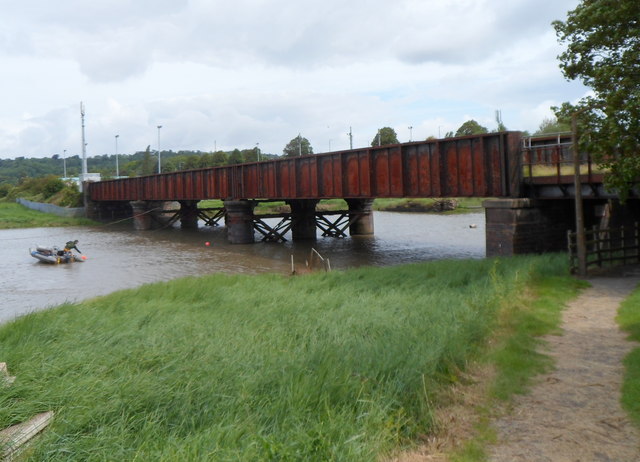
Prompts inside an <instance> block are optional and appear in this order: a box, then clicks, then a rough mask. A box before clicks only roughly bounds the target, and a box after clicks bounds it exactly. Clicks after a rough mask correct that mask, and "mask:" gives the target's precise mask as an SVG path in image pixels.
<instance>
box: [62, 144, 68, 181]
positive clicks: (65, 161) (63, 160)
mask: <svg viewBox="0 0 640 462" xmlns="http://www.w3.org/2000/svg"><path fill="white" fill-rule="evenodd" d="M62 170H63V171H64V179H65V180H66V179H67V150H66V149H65V150H63V151H62Z"/></svg>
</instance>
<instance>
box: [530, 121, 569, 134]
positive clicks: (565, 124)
mask: <svg viewBox="0 0 640 462" xmlns="http://www.w3.org/2000/svg"><path fill="white" fill-rule="evenodd" d="M570 131H571V121H565V120H558V119H557V118H556V117H545V118H544V120H543V121H542V122H541V123H540V126H539V127H538V130H537V131H536V132H535V133H534V135H550V134H556V133H566V132H570Z"/></svg>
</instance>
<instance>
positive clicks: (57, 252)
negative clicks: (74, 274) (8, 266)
mask: <svg viewBox="0 0 640 462" xmlns="http://www.w3.org/2000/svg"><path fill="white" fill-rule="evenodd" d="M29 253H30V254H31V256H32V257H33V258H35V259H36V260H40V261H41V262H43V263H52V264H54V265H55V264H58V263H73V262H83V261H84V260H85V259H86V257H85V256H84V255H83V256H80V255H77V254H75V253H73V252H65V251H64V250H62V249H59V248H58V247H44V246H41V245H38V246H36V247H35V248H31V249H29Z"/></svg>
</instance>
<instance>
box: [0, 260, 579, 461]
mask: <svg viewBox="0 0 640 462" xmlns="http://www.w3.org/2000/svg"><path fill="white" fill-rule="evenodd" d="M566 271H567V268H566V262H565V259H564V258H563V257H561V256H545V257H522V258H513V259H508V260H477V261H443V262H430V263H425V264H417V265H409V266H400V267H391V268H361V269H356V270H350V271H345V272H332V273H322V274H312V275H309V276H305V277H296V278H286V277H280V276H277V275H259V276H240V275H236V276H227V275H211V276H206V277H202V278H187V279H182V280H177V281H172V282H168V283H163V284H153V285H147V286H143V287H141V288H139V289H135V290H128V291H122V292H117V293H114V294H112V295H109V296H106V297H101V298H97V299H94V300H92V301H88V302H85V303H81V304H73V305H72V304H67V305H63V306H61V307H58V308H55V309H51V310H48V311H45V312H40V313H35V314H31V315H28V316H26V317H24V318H20V319H18V320H16V321H14V322H12V323H10V324H8V325H5V326H3V327H2V328H0V358H1V359H2V360H3V361H7V363H8V364H9V368H10V371H11V373H12V375H16V376H17V377H18V379H17V380H16V382H15V383H14V385H13V386H11V387H8V388H0V427H4V426H8V425H10V424H14V423H17V422H20V421H23V420H25V419H26V418H28V417H30V416H32V415H33V414H36V413H38V412H42V411H45V410H54V411H56V418H55V421H54V423H53V424H52V427H51V428H50V429H49V430H47V431H46V432H45V433H44V435H43V436H42V437H41V438H40V439H39V440H38V441H37V442H36V444H35V445H34V446H33V447H32V448H31V449H30V452H29V453H28V454H27V456H28V457H27V459H28V460H37V461H48V460H51V461H53V460H71V461H75V460H77V461H80V460H82V461H86V460H154V461H155V460H167V461H170V460H215V461H262V460H278V461H287V460H310V461H332V460H335V461H338V460H339V461H363V460H376V459H378V458H379V457H381V456H382V455H384V454H389V453H390V452H392V451H396V450H397V449H398V448H400V447H402V446H403V445H406V444H410V443H411V441H413V440H414V439H415V438H416V436H417V435H420V434H424V433H426V432H428V431H429V429H430V428H431V425H432V424H433V422H432V417H433V416H432V409H433V406H434V405H436V404H437V403H436V400H437V399H438V396H440V395H441V394H440V393H439V391H440V390H441V389H442V387H446V386H448V385H449V384H450V383H452V382H455V381H456V377H457V374H458V372H459V371H461V370H464V368H465V366H466V364H468V362H469V361H471V360H472V359H473V358H475V357H476V356H477V355H478V354H479V352H481V351H483V349H484V346H485V343H486V341H487V338H489V336H491V333H492V331H494V329H496V328H497V327H498V326H499V322H498V321H499V319H498V314H499V313H500V312H501V308H502V307H503V306H504V304H505V302H508V303H512V302H513V303H515V302H517V300H518V299H519V298H520V297H521V294H522V293H523V289H524V287H525V286H526V285H527V284H529V283H530V282H531V281H532V279H535V278H537V277H539V276H540V275H545V276H553V275H560V274H563V273H566Z"/></svg>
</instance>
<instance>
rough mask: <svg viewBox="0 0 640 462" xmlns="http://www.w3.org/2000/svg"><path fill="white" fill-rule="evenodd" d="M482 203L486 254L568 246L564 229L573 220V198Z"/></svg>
mask: <svg viewBox="0 0 640 462" xmlns="http://www.w3.org/2000/svg"><path fill="white" fill-rule="evenodd" d="M482 205H483V206H484V208H485V218H486V255H487V257H495V256H511V255H519V254H527V253H543V252H557V251H564V250H566V249H567V229H571V228H573V227H574V221H575V212H574V208H573V207H574V203H573V201H570V200H546V201H542V200H533V199H524V198H521V199H495V200H487V201H484V202H483V203H482Z"/></svg>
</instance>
